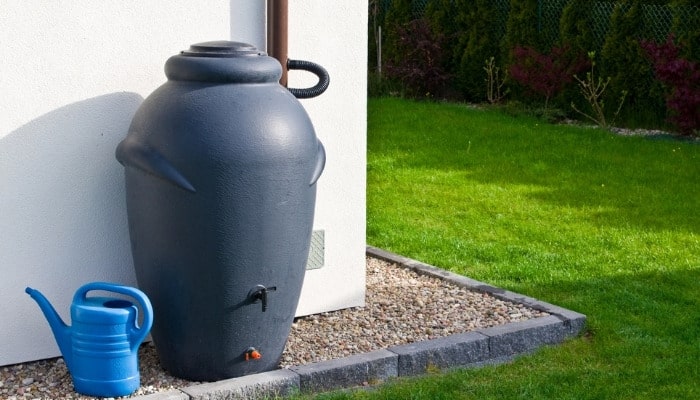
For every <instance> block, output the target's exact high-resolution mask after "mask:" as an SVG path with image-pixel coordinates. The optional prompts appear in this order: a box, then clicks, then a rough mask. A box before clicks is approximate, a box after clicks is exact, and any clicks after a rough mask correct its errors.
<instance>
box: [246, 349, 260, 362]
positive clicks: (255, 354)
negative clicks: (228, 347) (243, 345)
mask: <svg viewBox="0 0 700 400" xmlns="http://www.w3.org/2000/svg"><path fill="white" fill-rule="evenodd" d="M259 358H262V354H260V352H259V351H257V350H256V349H255V347H249V348H248V350H246V351H245V360H246V361H250V360H257V359H259Z"/></svg>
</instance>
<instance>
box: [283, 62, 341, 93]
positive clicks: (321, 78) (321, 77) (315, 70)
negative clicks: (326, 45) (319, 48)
mask: <svg viewBox="0 0 700 400" xmlns="http://www.w3.org/2000/svg"><path fill="white" fill-rule="evenodd" d="M287 69H289V70H293V69H299V70H302V71H308V72H311V73H312V74H314V75H316V76H317V77H318V83H317V84H316V85H315V86H312V87H310V88H303V89H297V88H289V89H288V90H289V92H290V93H292V94H293V95H294V97H296V98H297V99H309V98H312V97H316V96H319V95H321V94H322V93H323V92H325V91H326V89H328V84H329V83H330V81H331V78H330V76H329V75H328V71H326V69H325V68H323V67H322V66H320V65H318V64H316V63H313V62H311V61H303V60H287Z"/></svg>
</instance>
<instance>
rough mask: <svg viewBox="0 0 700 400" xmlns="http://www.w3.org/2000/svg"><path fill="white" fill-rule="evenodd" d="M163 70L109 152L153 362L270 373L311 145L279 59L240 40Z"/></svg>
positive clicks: (310, 196) (308, 182)
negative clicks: (148, 319)
mask: <svg viewBox="0 0 700 400" xmlns="http://www.w3.org/2000/svg"><path fill="white" fill-rule="evenodd" d="M314 65H315V64H314ZM316 67H318V66H316ZM319 68H320V67H319ZM299 69H304V68H299ZM321 70H322V68H321ZM324 71H325V70H324ZM312 72H313V71H312ZM165 74H166V76H167V77H168V81H167V82H166V83H164V84H163V85H162V86H161V87H159V88H158V89H157V90H156V91H155V92H153V93H152V94H151V95H150V96H149V97H148V98H147V99H146V100H145V101H144V102H143V104H142V105H141V107H140V108H139V109H138V110H137V112H136V114H135V116H134V118H133V121H132V123H131V126H130V128H129V132H128V135H127V137H126V138H125V139H124V140H123V141H122V142H121V143H120V144H119V146H118V147H117V150H116V156H117V159H118V160H119V162H120V163H121V164H123V165H124V167H125V178H126V200H127V214H128V220H129V234H130V238H131V250H132V255H133V260H134V265H135V269H136V276H137V279H138V285H139V287H140V288H141V290H143V291H144V292H145V293H146V294H147V295H148V297H149V298H150V300H151V302H152V304H153V310H154V324H153V329H152V336H153V339H154V341H155V345H156V349H157V352H158V355H159V357H160V361H161V364H162V366H163V367H164V368H165V369H166V370H167V371H169V372H170V373H172V374H173V375H175V376H178V377H183V378H186V379H190V380H197V381H214V380H220V379H225V378H231V377H236V376H242V375H247V374H252V373H257V372H262V371H268V370H271V369H275V368H277V365H278V362H279V359H280V357H281V355H282V351H283V349H284V345H285V342H286V340H287V336H288V335H289V331H290V328H291V324H292V322H293V319H294V314H295V311H296V307H297V304H298V301H299V295H300V292H301V286H302V282H303V279H304V271H305V265H306V261H307V256H308V252H309V241H310V236H311V230H312V226H313V218H314V204H315V199H316V180H317V179H318V178H319V176H320V175H321V172H322V171H323V167H324V164H325V152H324V149H323V145H322V144H321V142H320V141H319V140H318V138H317V137H316V134H315V132H314V128H313V126H312V124H311V121H310V120H309V117H308V115H307V113H306V112H305V110H304V108H303V107H302V105H301V104H300V103H299V101H298V100H297V98H296V97H295V95H294V94H292V93H290V91H289V90H287V89H286V88H284V87H282V86H281V85H280V84H279V83H278V80H279V78H280V75H281V66H280V64H279V62H278V61H277V60H275V59H274V58H271V57H268V56H267V55H266V54H265V53H263V52H261V51H259V50H257V49H256V48H255V47H253V46H251V45H248V44H245V43H238V42H228V41H218V42H206V43H199V44H196V45H192V46H191V47H190V49H189V50H187V51H183V52H182V53H181V54H179V55H175V56H173V57H171V58H170V59H169V60H168V61H167V63H166V64H165ZM326 85H327V77H326ZM296 90H302V91H303V90H306V89H296ZM323 90H325V88H323ZM299 97H304V96H303V95H302V96H299ZM306 97H308V96H306ZM253 349H254V350H253Z"/></svg>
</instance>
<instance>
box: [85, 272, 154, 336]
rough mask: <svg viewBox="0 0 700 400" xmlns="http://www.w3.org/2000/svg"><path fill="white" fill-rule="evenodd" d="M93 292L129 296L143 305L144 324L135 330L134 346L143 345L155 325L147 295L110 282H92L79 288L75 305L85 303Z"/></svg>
mask: <svg viewBox="0 0 700 400" xmlns="http://www.w3.org/2000/svg"><path fill="white" fill-rule="evenodd" d="M93 290H104V291H106V292H113V293H119V294H123V295H127V296H129V297H132V298H134V299H136V300H137V301H138V302H139V304H141V309H142V310H143V322H142V323H141V326H140V327H139V328H138V329H136V330H135V336H134V337H133V338H132V339H133V341H132V345H133V344H136V345H137V346H138V345H139V344H141V342H143V339H145V338H146V335H148V332H149V331H150V330H151V326H152V325H153V307H152V306H151V301H150V300H148V297H146V294H145V293H143V292H142V291H140V290H138V289H136V288H133V287H130V286H123V285H115V284H113V283H108V282H91V283H88V284H86V285H83V286H81V287H80V288H78V290H77V291H76V292H75V296H73V303H77V302H82V301H84V300H85V298H86V296H87V293H88V292H90V291H93Z"/></svg>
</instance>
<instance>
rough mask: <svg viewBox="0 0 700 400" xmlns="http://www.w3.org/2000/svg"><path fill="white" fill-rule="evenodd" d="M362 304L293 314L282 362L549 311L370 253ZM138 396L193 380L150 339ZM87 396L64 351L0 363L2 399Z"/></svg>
mask: <svg viewBox="0 0 700 400" xmlns="http://www.w3.org/2000/svg"><path fill="white" fill-rule="evenodd" d="M365 301H366V305H365V306H364V307H358V308H351V309H345V310H339V311H333V312H327V313H322V314H317V315H310V316H307V317H302V318H297V319H296V320H295V322H294V324H293V325H292V330H291V333H290V335H289V338H288V340H287V346H286V348H285V350H284V353H283V354H282V358H281V362H280V367H282V368H288V367H290V366H294V365H302V364H307V363H312V362H316V361H323V360H330V359H334V358H340V357H347V356H350V355H353V354H359V353H366V352H369V351H373V350H379V349H383V348H387V347H390V346H396V345H401V344H407V343H412V342H417V341H423V340H431V339H435V338H439V337H444V336H448V335H452V334H455V333H464V332H468V331H472V330H475V329H480V328H487V327H491V326H495V325H500V324H505V323H508V322H515V321H524V320H527V319H531V318H537V317H541V316H545V315H547V314H546V313H543V312H540V311H537V310H533V309H530V308H527V307H525V306H523V305H521V304H516V303H510V302H507V301H503V300H499V299H496V298H494V297H492V296H490V295H487V294H484V293H480V292H475V291H470V290H467V289H463V288H460V287H456V286H454V285H451V284H448V283H446V282H444V281H442V280H440V279H437V278H432V277H427V276H424V275H419V274H417V273H415V272H413V271H410V270H408V269H405V268H401V267H399V266H396V265H393V264H390V263H387V262H385V261H381V260H378V259H375V258H371V257H368V258H367V297H366V300H365ZM139 363H140V374H141V387H140V388H139V389H138V390H137V391H136V392H135V393H134V394H133V395H131V396H128V397H134V396H140V395H146V394H152V393H157V392H163V391H167V390H172V389H177V388H182V387H185V386H189V385H192V384H195V383H196V382H190V381H187V380H184V379H178V378H175V377H173V376H171V375H169V374H167V373H166V372H165V371H163V369H162V368H161V367H160V364H159V362H158V356H157V354H156V351H155V347H154V346H153V344H152V343H144V344H143V345H142V346H141V348H140V349H139ZM35 398H37V399H83V400H84V399H92V398H91V397H87V396H82V395H80V394H78V393H76V392H74V391H73V384H72V381H71V376H70V374H69V373H68V369H67V368H66V365H65V363H64V362H63V359H61V358H57V359H52V360H41V361H35V362H30V363H24V364H16V365H9V366H5V367H0V399H35Z"/></svg>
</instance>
